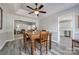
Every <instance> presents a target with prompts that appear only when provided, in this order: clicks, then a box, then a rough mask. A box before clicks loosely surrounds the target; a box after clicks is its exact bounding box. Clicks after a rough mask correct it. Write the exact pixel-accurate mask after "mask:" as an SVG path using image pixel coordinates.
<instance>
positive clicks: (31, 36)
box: [26, 32, 52, 55]
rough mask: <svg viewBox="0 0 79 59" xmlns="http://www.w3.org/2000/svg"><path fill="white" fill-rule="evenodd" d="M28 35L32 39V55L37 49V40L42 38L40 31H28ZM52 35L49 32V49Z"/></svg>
mask: <svg viewBox="0 0 79 59" xmlns="http://www.w3.org/2000/svg"><path fill="white" fill-rule="evenodd" d="M26 33H27V32H26ZM28 35H29V36H30V39H31V55H34V53H35V49H36V47H35V41H36V40H37V39H39V38H40V32H36V33H28ZM51 36H52V33H49V41H48V42H49V49H51Z"/></svg>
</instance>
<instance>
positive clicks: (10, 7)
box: [0, 3, 77, 18]
mask: <svg viewBox="0 0 79 59" xmlns="http://www.w3.org/2000/svg"><path fill="white" fill-rule="evenodd" d="M41 4H43V5H44V7H43V8H42V10H45V11H46V12H47V13H46V14H42V13H41V14H40V15H39V18H42V17H46V16H48V15H50V14H53V13H57V12H60V11H63V10H65V9H68V8H71V7H73V6H75V5H77V3H39V4H38V6H39V5H41ZM26 6H31V7H35V4H34V3H0V7H2V8H3V9H4V11H7V12H10V13H15V14H18V15H22V16H28V17H32V18H37V16H36V15H35V14H28V13H29V12H30V11H31V9H29V8H27V7H26Z"/></svg>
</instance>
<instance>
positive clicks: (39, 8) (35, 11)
mask: <svg viewBox="0 0 79 59" xmlns="http://www.w3.org/2000/svg"><path fill="white" fill-rule="evenodd" d="M35 5H36V7H35V8H32V7H30V6H27V8H29V9H31V10H32V11H31V12H29V13H28V14H32V13H35V14H36V15H37V16H39V13H46V11H42V10H41V9H42V8H43V7H44V5H40V6H39V7H37V5H38V4H37V3H35Z"/></svg>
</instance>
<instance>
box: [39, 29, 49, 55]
mask: <svg viewBox="0 0 79 59" xmlns="http://www.w3.org/2000/svg"><path fill="white" fill-rule="evenodd" d="M48 35H49V32H47V31H42V32H40V38H39V40H38V42H39V43H40V54H42V46H45V48H46V54H47V53H48Z"/></svg>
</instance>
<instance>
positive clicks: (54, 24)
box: [39, 5, 79, 42]
mask: <svg viewBox="0 0 79 59" xmlns="http://www.w3.org/2000/svg"><path fill="white" fill-rule="evenodd" d="M67 14H70V15H71V17H72V26H73V27H72V32H73V33H72V38H73V39H75V38H79V29H78V27H77V24H78V23H77V16H78V15H79V5H77V6H74V7H72V8H69V9H67V10H63V11H60V12H58V13H55V14H52V15H50V16H47V17H46V18H42V19H40V21H39V28H40V29H47V30H48V31H50V32H52V41H55V42H59V36H58V35H59V34H58V33H59V31H58V30H59V25H58V22H59V18H58V17H60V16H62V15H67ZM65 18H67V17H65Z"/></svg>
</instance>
